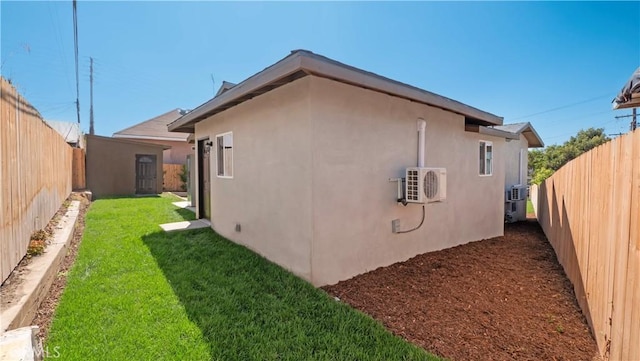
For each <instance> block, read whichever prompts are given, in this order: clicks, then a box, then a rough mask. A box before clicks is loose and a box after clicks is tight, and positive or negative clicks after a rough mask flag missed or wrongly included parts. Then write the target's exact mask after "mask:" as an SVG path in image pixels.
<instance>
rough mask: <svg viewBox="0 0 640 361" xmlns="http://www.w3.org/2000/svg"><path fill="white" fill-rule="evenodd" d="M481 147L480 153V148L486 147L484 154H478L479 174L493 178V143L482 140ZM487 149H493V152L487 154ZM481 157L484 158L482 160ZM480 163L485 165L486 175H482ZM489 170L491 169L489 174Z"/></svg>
mask: <svg viewBox="0 0 640 361" xmlns="http://www.w3.org/2000/svg"><path fill="white" fill-rule="evenodd" d="M479 145H480V146H479V147H478V152H480V148H482V147H483V146H484V154H480V153H479V154H478V174H479V175H480V176H481V177H491V176H492V175H493V166H494V157H493V153H494V152H493V150H494V148H493V142H491V141H488V140H482V139H481V140H480V141H479ZM487 147H491V151H490V152H488V153H487ZM487 154H489V157H487ZM480 156H482V158H480ZM487 161H488V162H487ZM480 162H483V163H482V164H484V173H482V169H481V168H480ZM487 168H489V171H488V172H487Z"/></svg>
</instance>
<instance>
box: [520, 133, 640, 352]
mask: <svg viewBox="0 0 640 361" xmlns="http://www.w3.org/2000/svg"><path fill="white" fill-rule="evenodd" d="M531 196H532V201H533V203H534V207H535V208H536V216H537V218H538V221H539V222H540V225H541V226H542V229H543V230H544V232H545V234H546V236H547V238H548V239H549V242H550V243H551V245H552V246H553V248H554V249H555V252H556V254H557V256H558V261H559V262H560V264H562V266H563V268H564V270H565V273H566V274H567V277H568V278H569V280H570V281H571V282H572V283H573V287H574V290H575V293H576V298H577V299H578V303H579V304H580V307H581V308H582V311H583V313H584V315H585V316H586V318H587V321H588V322H589V326H591V329H592V331H593V334H594V336H595V338H596V341H597V343H598V349H599V352H600V354H601V355H602V356H604V357H605V359H611V360H640V130H636V131H635V132H634V133H631V134H627V135H624V136H621V137H618V138H616V139H614V140H612V141H610V142H608V143H606V144H603V145H601V146H599V147H597V148H595V149H592V150H591V151H589V152H587V153H585V154H583V155H581V156H580V157H578V158H576V159H574V160H573V161H571V162H569V163H568V164H566V165H565V166H563V167H562V168H560V169H559V170H558V171H557V172H556V173H554V174H553V175H552V176H551V177H550V178H548V179H547V180H546V181H545V182H544V183H543V184H541V185H540V187H532V193H531Z"/></svg>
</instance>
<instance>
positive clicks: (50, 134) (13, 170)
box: [0, 78, 73, 282]
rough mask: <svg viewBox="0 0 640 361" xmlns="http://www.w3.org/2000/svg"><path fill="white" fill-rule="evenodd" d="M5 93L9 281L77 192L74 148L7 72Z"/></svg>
mask: <svg viewBox="0 0 640 361" xmlns="http://www.w3.org/2000/svg"><path fill="white" fill-rule="evenodd" d="M0 81H1V88H0V90H1V99H0V107H1V110H0V111H1V114H0V271H1V276H2V282H4V281H5V280H6V279H7V277H9V274H10V273H11V271H12V270H13V269H14V268H15V266H16V265H17V264H18V263H19V262H20V260H21V259H22V258H23V257H24V255H25V254H26V251H27V247H28V244H29V239H30V237H31V233H32V232H33V231H35V230H38V229H42V228H44V227H45V226H46V225H47V223H48V222H49V220H50V219H51V217H53V215H54V214H55V213H56V211H57V210H58V208H60V206H61V205H62V202H64V200H65V199H66V198H67V197H68V196H69V193H71V166H72V154H73V151H72V148H71V147H70V146H69V145H68V144H67V143H65V141H64V139H63V138H62V136H60V135H59V134H58V133H57V132H56V131H55V130H53V129H51V128H50V127H49V126H48V125H46V123H45V122H44V121H43V120H42V118H41V117H40V114H39V113H38V111H37V110H36V109H35V108H34V107H33V106H31V104H29V103H28V102H27V101H26V100H25V99H24V98H22V97H21V96H20V95H19V94H18V92H17V91H16V89H15V88H14V87H13V86H12V85H11V84H10V83H9V82H8V81H6V80H5V79H4V78H0Z"/></svg>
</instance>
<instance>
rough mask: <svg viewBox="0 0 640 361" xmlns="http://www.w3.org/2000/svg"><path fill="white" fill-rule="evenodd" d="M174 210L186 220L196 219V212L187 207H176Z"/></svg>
mask: <svg viewBox="0 0 640 361" xmlns="http://www.w3.org/2000/svg"><path fill="white" fill-rule="evenodd" d="M174 211H175V212H176V213H178V215H179V216H180V218H182V219H183V220H185V221H193V220H195V219H196V215H195V213H193V212H192V211H190V210H188V209H186V208H176V209H175V210H174Z"/></svg>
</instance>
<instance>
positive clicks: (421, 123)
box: [418, 118, 427, 168]
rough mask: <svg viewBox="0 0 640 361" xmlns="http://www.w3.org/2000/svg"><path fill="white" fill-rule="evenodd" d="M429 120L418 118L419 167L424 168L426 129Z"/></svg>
mask: <svg viewBox="0 0 640 361" xmlns="http://www.w3.org/2000/svg"><path fill="white" fill-rule="evenodd" d="M426 128H427V122H426V121H425V120H424V119H422V118H418V167H420V168H424V147H425V136H426V134H425V130H426Z"/></svg>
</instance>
